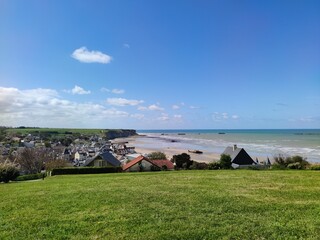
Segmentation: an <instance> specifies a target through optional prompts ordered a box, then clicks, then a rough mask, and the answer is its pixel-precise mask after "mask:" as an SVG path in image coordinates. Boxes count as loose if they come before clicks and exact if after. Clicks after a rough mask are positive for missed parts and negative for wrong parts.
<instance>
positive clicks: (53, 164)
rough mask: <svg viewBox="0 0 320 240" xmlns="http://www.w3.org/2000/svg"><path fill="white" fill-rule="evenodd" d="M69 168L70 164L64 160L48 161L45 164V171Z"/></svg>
mask: <svg viewBox="0 0 320 240" xmlns="http://www.w3.org/2000/svg"><path fill="white" fill-rule="evenodd" d="M64 167H70V163H69V162H68V161H66V160H64V159H49V160H48V161H46V162H45V169H46V170H47V171H52V169H55V168H64Z"/></svg>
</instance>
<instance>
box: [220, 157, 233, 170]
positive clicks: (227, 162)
mask: <svg viewBox="0 0 320 240" xmlns="http://www.w3.org/2000/svg"><path fill="white" fill-rule="evenodd" d="M231 164H232V163H231V157H230V155H227V154H221V156H220V166H221V168H223V169H230V168H231Z"/></svg>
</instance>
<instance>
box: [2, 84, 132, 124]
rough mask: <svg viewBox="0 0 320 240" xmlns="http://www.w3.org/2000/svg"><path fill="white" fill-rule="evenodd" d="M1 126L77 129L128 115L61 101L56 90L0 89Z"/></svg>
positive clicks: (98, 107)
mask: <svg viewBox="0 0 320 240" xmlns="http://www.w3.org/2000/svg"><path fill="white" fill-rule="evenodd" d="M0 109H1V114H0V123H1V124H2V125H5V126H39V127H74V126H88V125H93V126H96V124H104V123H105V121H107V120H110V121H112V119H114V118H125V117H128V116H129V114H128V113H127V112H124V111H119V110H117V109H115V108H109V109H108V108H106V107H105V106H103V105H100V104H94V103H78V102H72V101H69V100H66V99H62V98H61V97H60V96H59V94H58V92H57V91H56V90H53V89H41V88H39V89H28V90H19V89H17V88H3V87H0Z"/></svg>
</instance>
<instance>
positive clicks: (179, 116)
mask: <svg viewBox="0 0 320 240" xmlns="http://www.w3.org/2000/svg"><path fill="white" fill-rule="evenodd" d="M173 117H174V118H175V119H182V115H180V114H175V115H173Z"/></svg>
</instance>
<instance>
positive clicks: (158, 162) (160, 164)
mask: <svg viewBox="0 0 320 240" xmlns="http://www.w3.org/2000/svg"><path fill="white" fill-rule="evenodd" d="M151 162H152V163H154V164H155V165H157V166H158V167H159V168H162V167H163V166H166V167H167V169H169V170H171V169H174V165H173V163H172V162H170V161H169V160H168V159H162V160H151Z"/></svg>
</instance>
